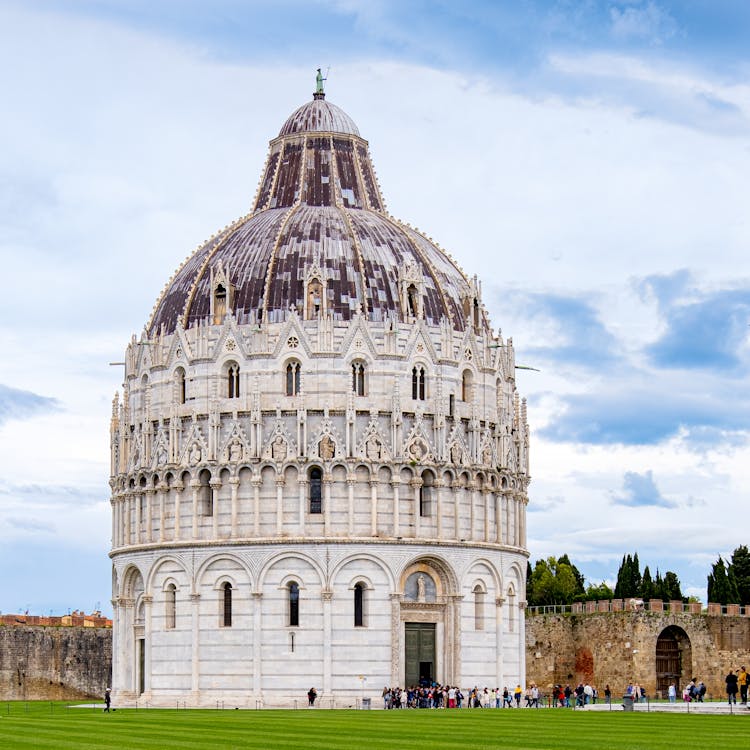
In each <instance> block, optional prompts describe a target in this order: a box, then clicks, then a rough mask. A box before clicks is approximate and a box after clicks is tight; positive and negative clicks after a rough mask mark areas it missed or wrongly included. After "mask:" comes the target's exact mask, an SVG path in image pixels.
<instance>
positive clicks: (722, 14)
mask: <svg viewBox="0 0 750 750" xmlns="http://www.w3.org/2000/svg"><path fill="white" fill-rule="evenodd" d="M748 38H750V4H748V3H745V2H740V1H739V0H735V1H724V2H722V1H718V2H708V1H707V0H700V1H699V0H684V1H683V2H662V1H660V0H653V1H652V0H621V1H618V0H608V1H605V0H599V1H597V0H590V1H587V0H581V1H579V2H573V1H572V0H570V1H565V0H559V1H558V2H541V1H537V2H533V1H532V0H526V1H521V2H463V3H453V2H447V1H444V2H437V1H433V2H428V1H427V0H423V1H415V2H409V3H405V2H388V1H385V0H380V1H378V0H371V1H370V2H366V3H365V2H354V0H330V1H324V0H319V1H308V2H304V3H303V2H297V1H296V0H294V1H292V0H279V1H277V2H240V1H239V0H234V1H229V0H224V1H222V0H215V1H214V2H212V3H205V2H197V0H195V1H193V0H183V1H182V2H168V1H167V0H150V1H149V2H146V1H145V0H144V1H143V2H140V1H132V2H117V1H115V0H101V1H99V2H96V1H93V0H91V1H89V2H87V1H86V0H80V2H66V1H65V0H56V1H55V2H52V0H47V1H45V0H24V2H13V0H0V62H1V63H2V70H3V71H4V73H3V92H4V111H5V117H4V118H2V120H0V137H2V140H3V143H5V144H6V148H5V149H3V150H2V151H0V254H1V255H2V259H3V264H4V269H5V274H4V279H5V285H4V294H3V295H1V296H0V346H2V351H3V357H2V358H1V359H0V456H1V457H2V458H0V467H1V468H2V475H1V477H2V478H1V479H0V542H2V543H1V544H0V564H2V568H3V571H4V573H5V575H4V576H3V586H2V587H0V610H2V611H4V612H9V611H18V610H24V609H27V608H28V609H30V610H32V611H35V612H48V611H53V612H58V613H59V612H64V611H66V610H67V609H74V608H83V609H92V608H94V607H95V606H97V605H99V606H100V607H102V608H103V609H104V610H105V611H107V612H109V611H111V606H110V604H109V598H110V591H109V586H110V566H109V562H108V560H107V557H106V555H107V551H108V545H109V533H110V520H109V503H108V486H107V481H108V445H107V442H108V441H107V427H108V419H109V414H110V409H111V399H112V396H113V394H114V391H115V390H116V389H117V388H118V386H119V376H120V374H119V371H118V369H117V368H112V367H109V366H108V363H109V362H113V361H120V360H121V359H122V352H123V350H124V348H125V345H126V344H127V341H128V340H129V338H130V336H131V334H133V333H138V332H139V331H140V329H141V327H142V326H143V325H144V323H145V321H146V320H147V318H148V315H149V313H150V310H151V307H152V305H153V303H154V300H155V299H156V297H157V295H158V293H159V291H160V290H161V288H162V286H163V285H164V283H165V282H166V281H167V279H168V278H169V277H170V276H171V274H172V273H173V271H174V269H175V268H176V267H177V265H178V264H179V263H180V262H181V260H182V259H183V258H184V257H185V255H187V254H188V253H189V252H191V251H192V249H193V248H195V247H196V246H197V245H198V244H199V243H200V242H202V241H203V240H204V239H205V238H206V237H208V236H209V235H211V234H212V233H213V232H214V231H216V230H217V229H218V228H220V227H223V226H224V225H226V224H227V223H228V222H229V221H231V220H233V219H234V218H236V217H237V216H240V215H241V214H243V213H245V212H246V210H247V208H248V206H249V204H250V202H251V200H252V198H253V194H254V191H255V187H256V184H257V180H258V178H259V176H260V171H261V168H262V165H263V161H264V158H265V153H266V147H267V143H268V140H269V139H270V138H272V137H273V136H275V135H276V133H277V131H278V128H279V127H280V125H281V124H282V123H283V121H284V120H285V118H286V117H287V115H288V114H289V113H291V112H292V111H293V110H294V109H295V108H296V107H298V106H299V105H300V104H301V103H303V102H304V101H306V100H307V99H308V98H309V96H310V93H311V91H312V86H313V75H314V71H315V68H317V67H318V66H322V67H323V69H324V70H326V69H327V68H328V66H330V73H329V80H328V84H327V91H328V96H329V98H330V99H331V100H332V101H333V102H335V103H336V104H338V105H339V106H341V107H342V108H343V109H344V110H345V111H347V112H348V113H349V114H350V115H351V116H352V117H353V118H354V120H355V122H357V124H358V126H359V129H360V131H361V132H362V134H363V135H364V137H366V138H368V140H369V141H370V144H371V148H372V152H373V156H374V161H375V165H376V167H377V169H378V176H379V179H380V183H381V187H382V189H383V192H384V194H385V197H386V200H387V201H388V208H389V210H390V211H391V212H392V213H393V214H394V215H395V216H397V217H399V218H401V219H402V220H405V221H408V222H410V223H411V224H413V225H414V226H418V227H420V228H421V229H423V230H424V231H425V232H426V233H427V234H428V235H430V236H432V237H434V238H435V239H436V240H437V241H438V242H439V243H440V244H441V246H443V247H445V248H446V249H448V250H449V251H450V252H451V253H452V255H453V256H454V257H455V258H456V259H457V260H458V262H459V263H460V264H461V265H462V267H463V268H464V269H465V270H466V271H467V273H469V274H474V273H477V274H479V275H480V277H481V278H482V281H483V293H484V301H485V304H486V305H487V307H488V309H489V311H490V314H491V318H492V321H493V324H494V325H495V326H496V327H502V330H503V334H504V335H510V336H513V338H514V342H515V345H516V349H517V356H518V360H519V362H522V363H523V364H528V365H531V366H534V367H537V368H539V369H540V370H541V372H538V373H535V372H531V371H519V376H518V377H519V388H520V390H521V391H522V393H523V394H525V395H526V396H527V397H528V400H529V415H530V421H531V423H532V429H533V437H534V441H533V444H532V454H531V455H532V475H533V481H532V486H531V493H530V494H531V504H530V506H529V521H528V528H529V537H530V538H529V542H530V547H531V554H532V559H537V558H539V557H541V556H546V555H549V554H555V555H561V554H563V553H568V554H569V555H570V557H571V559H573V560H574V561H575V562H576V563H577V564H578V565H579V567H580V568H581V569H582V571H583V572H584V574H585V575H586V577H587V579H588V580H589V581H591V582H599V581H601V580H609V581H612V580H613V579H614V577H615V574H616V571H617V567H618V565H619V562H620V561H621V559H622V556H623V554H625V553H628V552H631V553H632V552H634V551H638V553H639V557H640V559H641V562H642V564H644V565H645V564H648V565H649V566H650V567H651V569H652V570H654V569H656V568H657V567H658V568H659V569H660V570H661V571H662V572H663V571H665V570H667V569H672V570H675V571H676V572H677V573H678V575H679V577H680V579H681V581H682V583H683V588H684V590H686V591H687V592H689V593H692V594H695V595H698V596H700V597H705V579H706V575H707V573H708V570H709V566H710V563H711V562H712V561H713V560H715V559H716V557H718V555H719V554H722V555H724V556H725V557H726V556H727V555H728V554H729V553H731V551H732V549H734V547H736V546H737V545H739V544H745V543H748V523H747V520H746V518H747V513H746V506H747V499H748V497H747V487H748V486H749V483H750V447H749V444H748V435H749V434H750V416H749V415H750V383H749V381H748V377H747V373H748V363H749V361H750V341H749V340H748V332H749V331H750V328H749V327H748V324H749V323H750V253H748V245H749V244H750V223H749V220H748V210H747V206H748V195H749V188H750V85H748V83H747V81H748V80H750V51H749V48H748V45H747V40H748Z"/></svg>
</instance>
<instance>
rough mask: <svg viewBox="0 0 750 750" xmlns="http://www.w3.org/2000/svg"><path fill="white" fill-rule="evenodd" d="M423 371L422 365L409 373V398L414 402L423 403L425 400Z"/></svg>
mask: <svg viewBox="0 0 750 750" xmlns="http://www.w3.org/2000/svg"><path fill="white" fill-rule="evenodd" d="M426 379H427V378H426V376H425V371H424V367H422V365H416V366H415V367H413V368H412V371H411V397H412V398H413V399H414V400H415V401H424V398H425V380H426Z"/></svg>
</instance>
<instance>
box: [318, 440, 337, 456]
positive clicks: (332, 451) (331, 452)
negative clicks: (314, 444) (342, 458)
mask: <svg viewBox="0 0 750 750" xmlns="http://www.w3.org/2000/svg"><path fill="white" fill-rule="evenodd" d="M318 455H319V456H320V457H321V458H322V459H323V460H324V461H328V460H330V459H331V458H333V457H334V456H335V455H336V443H334V442H333V440H331V437H330V435H326V436H325V437H324V438H323V439H322V440H321V441H320V442H319V443H318Z"/></svg>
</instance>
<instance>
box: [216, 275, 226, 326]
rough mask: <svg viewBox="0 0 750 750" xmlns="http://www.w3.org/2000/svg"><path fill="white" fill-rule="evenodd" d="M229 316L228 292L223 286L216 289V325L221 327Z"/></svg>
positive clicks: (219, 285)
mask: <svg viewBox="0 0 750 750" xmlns="http://www.w3.org/2000/svg"><path fill="white" fill-rule="evenodd" d="M226 314H227V290H226V287H225V286H224V285H223V284H217V285H216V288H215V289H214V324H216V325H221V324H222V323H223V322H224V316H225V315H226Z"/></svg>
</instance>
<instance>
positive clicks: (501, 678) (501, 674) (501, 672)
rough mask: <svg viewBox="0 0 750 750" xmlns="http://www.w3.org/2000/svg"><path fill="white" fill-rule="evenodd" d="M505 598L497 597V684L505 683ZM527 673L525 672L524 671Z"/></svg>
mask: <svg viewBox="0 0 750 750" xmlns="http://www.w3.org/2000/svg"><path fill="white" fill-rule="evenodd" d="M504 603H505V599H503V597H502V596H498V597H496V598H495V655H496V666H495V671H496V675H497V680H496V682H497V684H498V685H503V686H504V685H505V666H504V658H503V604H504ZM524 674H525V673H524Z"/></svg>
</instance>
